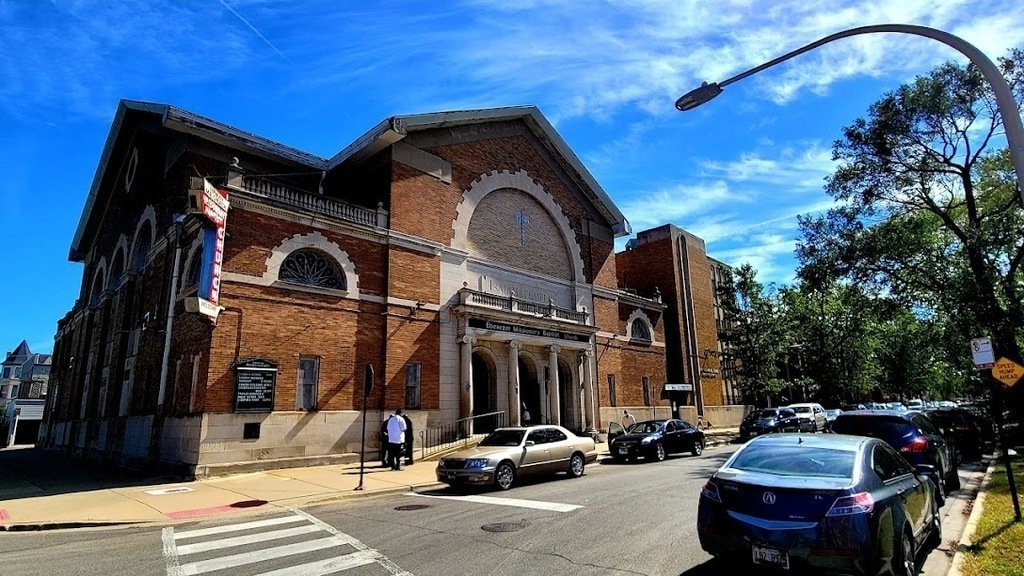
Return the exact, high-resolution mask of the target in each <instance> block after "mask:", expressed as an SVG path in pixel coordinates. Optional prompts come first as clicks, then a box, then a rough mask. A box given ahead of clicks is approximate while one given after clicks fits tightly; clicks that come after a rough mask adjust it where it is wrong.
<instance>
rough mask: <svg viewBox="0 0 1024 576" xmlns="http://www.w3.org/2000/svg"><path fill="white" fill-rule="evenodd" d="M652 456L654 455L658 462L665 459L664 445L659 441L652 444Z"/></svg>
mask: <svg viewBox="0 0 1024 576" xmlns="http://www.w3.org/2000/svg"><path fill="white" fill-rule="evenodd" d="M653 456H654V459H655V460H657V461H658V462H661V461H662V460H664V459H665V445H664V444H662V443H660V442H659V443H658V444H655V445H654V454H653Z"/></svg>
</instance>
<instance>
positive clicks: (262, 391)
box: [235, 359, 277, 412]
mask: <svg viewBox="0 0 1024 576" xmlns="http://www.w3.org/2000/svg"><path fill="white" fill-rule="evenodd" d="M276 384H277V364H274V363H273V362H269V361H267V360H260V359H255V360H245V361H243V362H239V363H238V364H235V412H273V410H274V388H275V385H276Z"/></svg>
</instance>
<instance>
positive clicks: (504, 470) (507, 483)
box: [494, 462, 516, 490]
mask: <svg viewBox="0 0 1024 576" xmlns="http://www.w3.org/2000/svg"><path fill="white" fill-rule="evenodd" d="M515 481H516V469H515V468H513V467H512V465H511V464H509V463H508V462H502V463H501V464H498V468H497V469H496V470H495V471H494V485H495V486H497V487H498V488H500V489H502V490H508V489H509V488H511V487H512V483H513V482H515Z"/></svg>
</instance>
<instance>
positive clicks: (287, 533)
mask: <svg viewBox="0 0 1024 576" xmlns="http://www.w3.org/2000/svg"><path fill="white" fill-rule="evenodd" d="M288 510H289V511H290V512H291V513H292V514H291V515H290V516H280V517H276V518H267V519H265V520H255V521H250V522H240V523H237V524H227V525H222V526H214V527H212V528H201V529H196V530H185V531H182V532H178V533H175V530H174V528H173V527H167V528H164V529H163V531H162V533H161V538H162V540H163V553H164V560H165V562H166V564H167V575H168V576H191V575H194V574H204V573H207V572H213V571H218V570H225V569H231V568H237V567H239V566H249V567H248V568H243V569H242V570H244V571H245V572H246V573H248V574H253V573H256V572H258V571H259V570H260V567H259V566H258V564H259V563H261V562H266V561H270V560H276V559H279V558H285V557H294V558H295V560H294V561H295V562H296V564H295V565H293V566H287V567H284V568H278V569H275V570H271V571H269V572H264V573H262V574H260V576H315V575H320V574H333V573H335V572H341V571H344V570H350V569H352V568H356V567H359V566H364V565H367V564H379V565H380V566H381V567H383V568H384V569H385V570H387V571H388V572H389V573H390V574H392V575H393V576H412V574H411V573H410V572H408V571H406V570H403V569H402V568H400V567H398V566H397V565H396V564H395V563H394V562H392V561H391V560H388V559H387V558H386V557H385V556H384V555H383V554H381V553H380V552H378V551H377V550H374V549H373V548H370V547H369V546H367V545H365V544H363V543H362V542H360V541H359V540H356V539H355V538H353V537H352V536H349V535H348V534H345V533H343V532H341V531H339V530H338V529H336V528H335V527H334V526H331V525H330V524H327V523H326V522H324V521H322V520H320V519H318V518H316V517H314V516H312V515H310V514H308V513H306V512H304V511H302V510H299V509H297V508H289V509H288ZM296 523H300V524H301V525H300V526H292V527H288V526H285V527H284V528H276V529H271V530H263V531H260V530H261V529H264V528H272V527H275V526H282V525H288V524H296ZM244 530H253V531H254V532H253V533H251V534H244V535H240V536H232V537H228V538H219V536H220V535H222V534H225V533H231V532H240V531H244ZM324 532H326V533H327V534H326V535H325V534H324ZM302 536H312V538H311V539H309V540H304V541H301V542H293V543H289V544H284V545H280V546H269V547H267V546H262V547H259V548H260V549H258V550H255V551H249V552H244V553H236V554H230V553H229V554H227V555H225V556H219V557H213V558H210V557H208V556H207V557H206V559H205V560H200V561H196V562H191V563H188V564H181V561H180V557H182V556H187V555H189V554H198V553H202V552H209V551H216V550H222V551H227V550H228V549H231V548H236V549H237V548H240V547H241V548H242V549H245V547H247V546H249V547H251V546H250V545H252V544H259V543H261V542H268V543H272V542H273V541H275V540H279V539H282V538H295V537H302ZM202 537H211V538H213V539H211V540H205V541H204V540H197V539H200V538H202ZM177 540H185V541H186V542H188V543H187V544H183V545H181V546H179V545H178V544H177V542H176V541H177ZM332 548H333V549H337V550H336V551H332V552H334V553H335V555H334V556H333V557H331V558H324V559H321V560H315V561H309V560H310V558H309V553H311V552H317V551H320V550H328V549H332ZM321 555H322V553H321Z"/></svg>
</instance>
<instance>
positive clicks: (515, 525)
mask: <svg viewBox="0 0 1024 576" xmlns="http://www.w3.org/2000/svg"><path fill="white" fill-rule="evenodd" d="M523 528H526V520H523V521H522V522H495V523H493V524H484V525H483V526H481V527H480V529H481V530H486V531H487V532H518V531H519V530H522V529H523Z"/></svg>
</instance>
